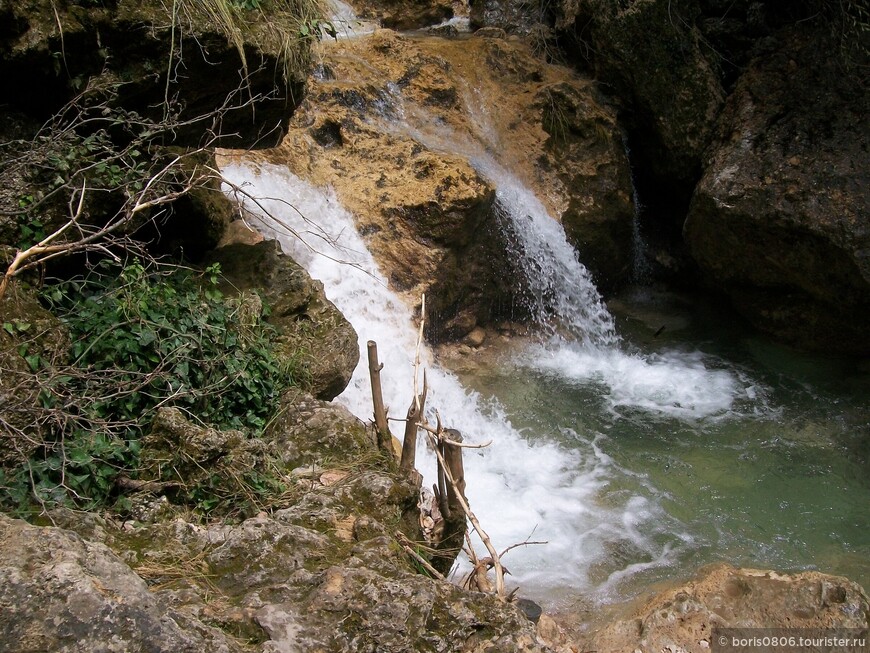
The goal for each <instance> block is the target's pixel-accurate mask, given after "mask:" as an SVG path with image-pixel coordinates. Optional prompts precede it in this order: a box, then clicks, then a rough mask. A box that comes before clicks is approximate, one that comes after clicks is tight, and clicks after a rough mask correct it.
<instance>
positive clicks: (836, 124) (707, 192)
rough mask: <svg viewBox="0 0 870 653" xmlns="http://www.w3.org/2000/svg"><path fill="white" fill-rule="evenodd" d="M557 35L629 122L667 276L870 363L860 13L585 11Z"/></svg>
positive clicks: (739, 7)
mask: <svg viewBox="0 0 870 653" xmlns="http://www.w3.org/2000/svg"><path fill="white" fill-rule="evenodd" d="M552 21H553V25H554V26H555V28H556V29H557V30H558V31H559V34H560V37H561V43H562V45H563V46H564V47H565V48H566V50H567V51H568V53H569V56H570V57H571V58H572V59H573V61H574V62H575V63H576V64H577V65H579V66H580V67H582V68H584V69H586V70H589V71H591V72H592V73H593V74H594V75H595V76H596V78H597V79H599V80H600V81H601V82H603V83H604V84H605V88H606V89H607V92H608V93H609V94H611V95H612V96H613V97H614V99H615V100H616V101H617V102H618V103H619V105H620V107H621V114H620V119H621V121H622V122H623V123H624V124H625V126H626V128H627V132H628V142H629V146H630V148H631V157H632V163H633V170H634V173H635V178H636V181H637V188H638V192H639V196H640V200H641V203H642V204H643V212H642V227H643V229H644V231H645V233H646V234H647V235H648V236H649V237H650V238H651V240H652V241H653V242H652V245H653V247H652V251H653V253H654V254H658V256H657V259H658V261H659V262H660V263H661V264H662V268H663V269H670V270H678V269H679V268H680V267H682V269H683V270H684V271H686V270H692V269H694V265H695V264H697V265H699V266H700V267H701V269H702V270H703V271H704V272H705V275H704V276H703V278H705V279H706V280H707V281H708V282H709V283H708V286H709V287H712V288H715V289H717V290H722V291H724V292H725V293H727V294H728V296H729V297H730V298H731V300H732V302H733V304H734V306H735V307H736V308H737V309H738V310H739V311H740V312H742V313H743V314H744V315H746V316H748V317H749V319H750V320H751V321H752V322H753V323H754V324H756V325H757V326H759V327H760V328H762V329H764V330H765V331H767V332H769V333H771V334H773V335H775V336H776V337H778V338H780V339H782V340H785V341H787V342H790V343H793V344H796V345H799V346H801V347H807V348H815V349H823V350H828V351H851V352H861V353H866V352H867V351H868V350H867V345H866V338H862V336H861V335H860V334H862V333H864V332H866V330H867V325H868V322H867V319H868V318H867V306H868V305H870V288H868V286H867V270H866V261H865V259H866V256H864V255H863V254H862V252H864V251H866V248H867V241H866V238H867V231H868V206H867V192H866V190H864V189H866V187H867V185H868V184H867V179H866V170H867V152H866V147H865V146H864V145H863V144H862V141H863V140H864V136H863V135H864V134H865V133H866V132H867V122H866V117H865V116H864V114H866V110H865V109H864V108H863V107H866V106H867V104H868V98H867V90H866V89H867V87H868V85H867V76H866V61H867V52H868V51H867V47H866V39H864V37H863V36H862V29H864V28H862V25H865V23H866V17H862V15H861V14H860V10H859V9H857V8H853V7H851V6H848V5H838V6H833V5H830V6H829V5H825V4H823V3H815V4H813V3H795V4H793V5H788V6H785V5H778V4H776V3H761V2H744V1H738V2H719V1H718V0H704V1H696V0H680V1H675V2H670V1H665V0H633V1H630V2H618V3H617V2H600V1H598V0H576V1H569V2H562V3H559V4H557V5H556V6H555V8H554V12H553V15H552ZM794 25H799V28H795V27H793V26H794ZM862 44H863V45H862ZM822 53H823V54H822ZM726 98H727V101H726ZM690 205H691V207H690ZM687 215H688V220H687V221H686V223H685V229H682V226H683V222H684V219H685V218H686V216H687ZM684 247H685V249H684ZM663 248H664V249H663Z"/></svg>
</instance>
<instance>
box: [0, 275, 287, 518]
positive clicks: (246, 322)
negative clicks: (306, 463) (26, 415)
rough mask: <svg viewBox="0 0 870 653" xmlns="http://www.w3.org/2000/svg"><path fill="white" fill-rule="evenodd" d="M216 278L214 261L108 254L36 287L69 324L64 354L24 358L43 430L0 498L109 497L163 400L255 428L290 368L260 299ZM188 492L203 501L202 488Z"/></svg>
mask: <svg viewBox="0 0 870 653" xmlns="http://www.w3.org/2000/svg"><path fill="white" fill-rule="evenodd" d="M219 276H220V269H219V267H217V266H212V267H210V268H208V269H207V270H206V271H205V272H204V273H196V272H195V271H192V270H189V269H182V268H178V267H168V268H167V267H162V266H156V265H153V266H151V267H148V268H146V267H145V266H144V265H143V264H141V263H139V262H133V263H130V264H128V265H126V266H125V267H123V268H121V267H118V266H117V265H115V264H113V263H104V264H102V265H100V266H99V268H98V269H97V270H96V271H95V272H94V273H93V274H91V275H90V276H89V277H87V278H85V279H76V280H72V281H66V282H63V283H59V284H57V285H54V286H51V287H49V288H47V289H46V290H45V291H44V292H43V297H44V300H45V301H46V303H47V304H48V305H49V306H50V308H51V309H52V311H53V312H54V313H55V314H56V315H57V316H58V317H59V318H60V319H61V320H62V321H63V322H64V323H65V324H66V325H67V327H68V329H69V331H70V338H71V342H72V345H71V350H70V352H69V353H70V361H71V363H70V364H69V365H65V366H62V367H61V368H58V367H57V366H53V365H51V364H49V362H48V361H41V360H40V359H37V360H34V361H33V362H31V361H30V360H28V363H29V364H30V365H31V368H32V369H34V371H35V372H36V374H37V377H38V379H39V383H40V387H41V392H40V395H39V402H40V403H41V404H42V407H43V409H44V417H45V419H44V422H45V424H47V425H48V426H49V429H48V431H49V434H48V436H46V437H45V441H44V443H43V444H42V445H41V446H40V447H39V448H38V449H37V450H36V452H35V453H34V454H33V455H32V456H31V457H30V459H29V460H27V461H26V463H25V464H23V465H22V466H21V467H20V468H19V469H17V470H12V471H9V470H7V471H5V472H3V471H0V503H2V504H5V505H6V506H7V507H9V508H12V509H15V510H18V511H23V512H27V511H28V510H29V508H28V507H27V506H30V505H34V504H41V505H43V506H45V505H54V504H68V505H75V506H77V507H81V508H85V509H92V508H95V507H98V506H101V505H107V504H110V503H111V502H112V501H113V500H114V499H115V494H116V492H115V479H116V478H117V477H118V475H119V474H122V473H123V474H127V475H130V476H135V471H136V469H137V467H138V461H139V449H140V446H139V442H140V439H141V437H142V436H143V435H144V434H145V433H147V431H148V429H149V428H150V424H151V421H152V419H153V416H154V414H155V411H156V409H157V408H159V407H163V406H176V407H179V408H181V409H182V410H184V411H185V412H187V413H188V414H189V415H190V416H191V417H192V418H194V419H198V420H201V421H202V422H204V423H206V424H208V425H211V426H214V427H216V428H219V429H229V428H232V429H239V430H242V431H244V432H245V433H247V434H248V435H250V436H253V435H255V434H257V433H259V432H261V431H262V429H263V428H264V426H265V425H266V423H267V421H268V419H269V418H270V417H271V416H272V415H273V413H274V412H275V410H276V408H277V405H278V399H279V396H280V394H281V393H282V391H283V390H284V389H285V388H286V387H288V386H289V385H292V384H294V382H295V378H296V377H297V376H298V375H297V373H296V370H294V369H287V368H286V367H282V366H281V365H280V364H279V362H278V361H277V360H276V358H275V357H274V356H273V355H272V353H271V352H272V339H273V336H274V334H273V331H272V330H271V328H270V327H269V326H268V325H266V324H263V323H261V322H260V317H261V308H260V306H261V305H260V303H259V302H258V301H257V302H252V301H247V302H246V301H245V299H244V298H241V299H228V298H227V297H225V296H224V295H223V294H222V293H221V292H220V290H218V288H217V283H218V279H219ZM249 299H250V298H249ZM2 327H3V329H4V330H6V331H7V332H10V331H15V332H18V331H20V330H21V329H22V328H25V325H24V324H17V323H14V322H9V323H4V324H3V325H2ZM254 485H255V489H256V488H257V487H258V485H257V484H254ZM267 487H268V484H262V488H267ZM203 492H205V490H203ZM193 498H194V499H195V501H196V502H197V503H202V504H207V503H208V502H207V501H206V499H207V497H206V496H205V494H203V495H202V496H197V497H193ZM204 507H207V506H206V505H204Z"/></svg>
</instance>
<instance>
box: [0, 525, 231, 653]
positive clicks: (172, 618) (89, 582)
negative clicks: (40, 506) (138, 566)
mask: <svg viewBox="0 0 870 653" xmlns="http://www.w3.org/2000/svg"><path fill="white" fill-rule="evenodd" d="M0 641H2V642H3V649H4V650H6V651H10V652H11V651H56V652H57V653H89V652H91V651H94V652H96V651H141V650H147V651H154V652H155V653H159V652H165V653H201V652H202V651H209V652H214V653H219V652H221V653H224V652H225V653H233V652H235V651H241V650H243V649H242V646H241V645H240V644H239V643H237V642H235V641H233V640H232V638H231V637H228V636H226V635H225V634H224V633H223V632H222V631H220V630H218V629H216V628H213V627H211V626H207V625H205V624H204V623H202V622H200V621H198V620H197V619H194V618H191V617H190V616H188V615H185V614H184V613H182V612H180V611H178V610H175V609H173V608H171V607H169V606H168V605H166V604H165V603H162V602H161V601H160V600H159V599H158V598H157V597H155V595H153V594H152V593H151V592H149V590H148V587H147V586H146V584H145V582H144V581H143V580H142V579H141V578H140V577H139V576H137V575H136V574H134V573H133V571H131V570H130V568H129V567H128V566H127V565H125V564H124V563H123V562H122V561H121V560H120V559H119V558H118V557H117V556H116V555H115V554H114V553H112V552H111V551H110V550H109V549H108V548H107V547H106V546H105V545H103V544H97V543H92V542H87V541H84V540H82V539H81V538H80V537H79V536H77V535H75V534H73V533H71V532H69V531H64V530H61V529H57V528H38V527H35V526H30V525H29V524H26V523H25V522H23V521H19V520H13V519H9V518H8V517H6V516H5V515H0Z"/></svg>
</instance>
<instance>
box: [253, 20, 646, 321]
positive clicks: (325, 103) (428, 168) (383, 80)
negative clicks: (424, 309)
mask: <svg viewBox="0 0 870 653" xmlns="http://www.w3.org/2000/svg"><path fill="white" fill-rule="evenodd" d="M321 56H322V57H323V58H322V64H321V68H320V70H319V71H318V72H317V73H316V75H315V79H314V80H313V82H312V84H311V86H310V89H309V96H308V98H307V99H306V101H305V103H304V104H303V106H302V107H301V108H300V110H299V111H298V112H297V114H296V116H295V117H294V119H293V121H292V123H291V128H290V130H289V132H288V135H287V137H286V138H285V139H284V142H283V144H282V146H281V148H280V149H279V150H277V151H276V152H275V153H269V154H268V155H267V158H268V159H269V160H270V161H274V162H277V163H281V164H283V165H289V166H290V168H291V169H292V170H293V171H294V172H295V173H297V174H298V175H299V176H301V177H303V178H305V179H307V180H309V181H311V182H312V183H314V184H316V185H331V186H333V187H334V188H335V191H336V194H337V195H338V196H339V198H340V199H341V201H342V204H343V205H344V206H345V207H347V208H348V209H349V210H351V211H352V212H353V213H354V214H355V215H356V216H357V219H358V226H359V229H360V232H361V233H362V234H363V236H364V238H365V239H366V240H367V243H368V245H369V248H370V250H371V251H372V253H373V254H374V256H375V258H376V259H377V260H378V263H379V264H380V265H381V267H382V269H383V270H384V271H385V273H386V274H387V276H388V278H389V280H390V283H391V285H392V286H393V287H394V288H395V289H397V290H399V291H400V292H405V293H406V294H407V296H408V297H409V300H410V301H412V302H417V301H419V295H420V293H421V292H424V291H425V292H426V293H427V297H428V298H429V300H430V301H429V302H427V304H428V305H429V308H430V319H429V321H428V323H429V328H430V329H431V331H430V335H431V336H434V337H436V338H438V337H447V338H461V337H462V336H464V335H465V334H467V333H468V332H470V331H471V330H472V329H473V328H474V327H475V326H477V325H478V324H485V323H487V322H490V321H493V320H495V319H498V318H499V317H500V313H501V312H504V311H505V310H506V309H510V307H512V306H516V305H517V304H518V302H516V301H514V300H515V298H516V296H517V294H518V293H520V292H521V290H520V289H518V288H517V287H516V283H515V282H513V285H512V282H511V279H510V276H511V275H508V274H505V271H506V270H510V269H511V265H512V261H511V260H510V255H509V254H508V253H507V252H508V250H509V248H508V244H507V243H506V242H505V238H509V235H507V236H506V235H505V234H504V232H503V231H502V230H501V229H500V226H499V224H498V218H497V216H496V215H494V212H493V205H494V201H495V193H494V189H493V186H492V182H491V181H489V180H488V179H487V178H486V176H485V174H483V173H481V172H479V171H477V170H476V169H475V168H474V167H473V166H472V165H471V162H472V161H473V160H474V159H475V157H479V156H481V155H487V154H488V153H491V154H493V155H495V156H494V158H496V159H497V160H498V161H499V162H500V164H502V165H504V166H505V168H508V169H511V170H512V171H515V172H516V173H517V174H519V175H520V176H521V177H522V179H523V181H524V182H525V183H527V184H530V185H531V186H532V187H533V188H535V189H536V190H537V191H538V195H539V197H541V198H542V199H543V200H544V202H545V204H546V205H547V207H548V208H549V210H550V211H551V213H552V215H554V216H555V217H557V218H562V219H563V221H564V223H565V226H566V230H567V231H568V232H569V236H570V238H571V239H572V241H573V242H574V243H575V245H576V246H577V247H578V249H579V251H580V258H581V260H582V261H583V262H584V263H588V265H590V267H592V270H593V273H594V274H596V276H597V278H598V279H599V280H601V281H602V282H603V283H612V284H617V283H619V282H620V281H622V280H624V279H625V277H626V274H627V270H628V261H629V260H630V251H631V241H630V229H631V227H630V225H631V221H632V219H633V204H632V199H631V180H630V175H629V169H628V163H627V159H626V157H625V153H624V151H623V146H622V140H621V137H620V135H619V132H618V130H617V128H616V122H615V116H614V114H613V112H612V111H611V110H610V109H608V108H607V107H606V105H605V104H604V103H603V102H602V101H601V99H600V98H599V97H598V95H597V92H596V90H595V89H594V87H593V85H592V84H591V83H590V82H588V81H585V80H582V79H580V78H577V77H576V76H575V75H573V74H572V73H570V71H568V70H567V69H562V68H557V67H552V66H547V65H545V64H544V63H543V61H541V60H540V59H538V58H536V57H535V56H534V55H533V54H532V53H531V52H530V51H529V50H528V49H527V48H526V47H525V46H523V45H522V44H520V43H514V42H506V41H504V40H501V39H494V38H488V37H479V38H472V39H463V40H446V39H438V38H421V39H411V38H408V37H404V36H400V35H398V34H396V33H394V32H391V31H388V30H381V31H378V32H376V33H375V34H373V35H371V36H370V37H367V38H365V39H358V40H353V41H344V42H339V43H338V44H330V45H328V46H327V47H324V48H323V50H322V52H321ZM481 106H499V107H500V111H499V112H497V113H496V114H488V115H484V114H482V113H481V112H480V110H479V108H480V107H481ZM456 143H459V146H458V147H456ZM448 151H450V152H453V153H450V154H448V153H447V152H448ZM517 276H519V275H517Z"/></svg>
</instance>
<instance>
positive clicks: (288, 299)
mask: <svg viewBox="0 0 870 653" xmlns="http://www.w3.org/2000/svg"><path fill="white" fill-rule="evenodd" d="M207 261H208V262H210V263H219V264H220V266H221V270H222V272H223V275H224V279H225V281H224V283H223V284H222V286H221V289H222V290H223V291H224V292H225V293H227V294H234V293H238V292H240V291H245V290H255V291H257V292H259V293H260V294H261V295H262V297H263V299H264V301H265V303H266V304H267V305H268V306H269V309H270V311H271V313H270V315H269V317H268V322H269V324H271V325H272V326H274V327H275V328H276V329H277V331H278V337H277V339H276V341H277V342H276V346H275V350H274V353H275V354H276V355H277V356H278V357H280V358H283V359H284V360H285V361H286V363H287V365H288V367H291V368H296V369H297V370H300V371H301V375H300V379H298V380H299V381H300V382H301V383H302V384H303V385H304V386H305V387H306V389H307V390H308V391H309V392H310V393H311V394H313V395H314V396H315V397H317V398H318V399H324V400H330V399H333V398H334V397H336V396H338V395H339V394H340V393H341V392H342V391H343V390H344V389H345V387H347V384H348V382H349V381H350V378H351V376H352V375H353V371H354V369H356V365H357V363H358V362H359V344H358V341H357V335H356V332H355V331H354V330H353V326H351V324H350V322H348V321H347V320H346V319H345V318H344V316H343V315H342V314H341V312H340V311H339V310H338V309H337V308H336V307H335V305H333V303H332V302H330V301H329V300H328V299H327V298H326V296H325V295H324V293H323V284H321V283H320V282H319V281H315V280H313V279H312V278H311V277H310V276H308V273H307V272H305V270H304V269H303V268H302V267H301V266H300V265H299V264H297V263H296V262H295V261H294V260H293V259H291V258H289V257H287V256H284V255H283V254H282V253H281V250H280V248H279V246H278V243H277V242H275V241H268V242H262V243H258V244H256V245H247V244H243V243H235V244H231V245H227V246H225V247H221V248H220V249H217V250H215V251H214V252H212V253H210V254H209V255H208V257H207Z"/></svg>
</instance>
